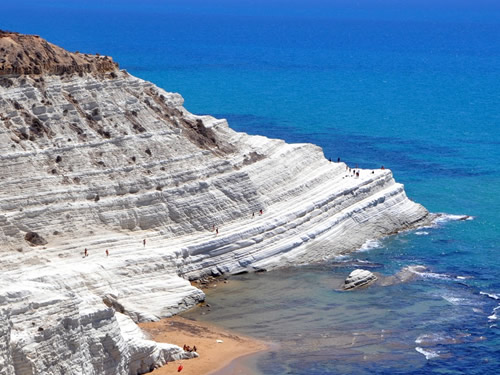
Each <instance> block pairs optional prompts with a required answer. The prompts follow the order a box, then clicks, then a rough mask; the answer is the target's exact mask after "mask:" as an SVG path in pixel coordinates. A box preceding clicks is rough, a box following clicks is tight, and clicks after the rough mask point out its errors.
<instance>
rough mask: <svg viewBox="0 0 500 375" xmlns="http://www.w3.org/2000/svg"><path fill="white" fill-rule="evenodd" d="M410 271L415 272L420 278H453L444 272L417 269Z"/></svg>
mask: <svg viewBox="0 0 500 375" xmlns="http://www.w3.org/2000/svg"><path fill="white" fill-rule="evenodd" d="M411 272H413V273H416V274H417V275H419V276H420V277H422V278H429V279H438V280H453V279H454V277H453V276H451V275H448V274H445V273H437V272H430V271H419V270H418V269H411Z"/></svg>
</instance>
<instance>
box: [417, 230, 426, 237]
mask: <svg viewBox="0 0 500 375" xmlns="http://www.w3.org/2000/svg"><path fill="white" fill-rule="evenodd" d="M415 234H416V235H417V236H427V235H428V234H429V232H426V231H424V230H422V231H418V232H415Z"/></svg>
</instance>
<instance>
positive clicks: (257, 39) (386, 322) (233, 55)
mask: <svg viewBox="0 0 500 375" xmlns="http://www.w3.org/2000/svg"><path fill="white" fill-rule="evenodd" d="M0 29H8V30H13V31H19V32H22V33H33V34H39V35H41V36H42V37H44V38H46V39H48V40H49V41H51V42H53V43H55V44H58V45H60V46H62V47H64V48H66V49H69V50H71V51H76V50H79V51H82V52H87V53H96V52H99V53H101V54H108V55H111V56H113V57H114V59H115V60H116V61H118V62H119V63H120V65H121V67H122V68H124V69H127V70H128V71H129V72H130V73H132V74H134V75H137V76H139V77H141V78H144V79H147V80H150V81H152V82H154V83H155V84H157V85H159V86H161V87H163V88H164V89H166V90H167V91H176V92H180V93H181V94H182V95H183V96H184V98H185V106H186V108H187V109H188V110H190V111H191V112H194V113H198V114H213V115H215V116H218V117H225V118H227V119H228V120H229V123H230V126H231V127H233V128H234V129H236V130H239V131H245V132H248V133H251V134H262V135H266V136H269V137H277V138H282V139H285V140H286V141H288V142H311V143H315V144H318V145H320V146H321V147H322V148H323V150H324V153H325V155H326V157H331V158H332V159H336V158H337V157H341V158H342V159H343V160H345V161H347V162H348V163H350V164H351V165H353V164H359V166H360V167H366V168H374V167H380V166H381V165H384V166H385V167H387V168H390V169H391V170H392V171H393V173H394V175H395V178H396V179H397V180H398V181H399V182H402V183H404V184H405V187H406V191H407V193H408V195H409V197H410V198H412V199H413V200H415V201H417V202H419V203H422V204H423V205H424V206H426V207H427V208H428V209H429V210H430V211H432V212H441V213H447V214H465V215H471V216H473V217H474V220H470V221H446V222H441V223H437V224H436V225H435V226H433V227H431V228H422V229H419V230H415V231H412V232H406V233H402V234H399V235H396V236H392V237H388V238H385V239H383V240H381V241H379V242H373V243H371V244H370V246H366V247H365V249H364V250H363V251H359V252H355V253H353V254H352V255H351V256H349V257H347V258H341V259H334V260H332V261H330V262H328V263H325V264H321V265H315V266H310V267H301V268H293V269H286V270H281V271H276V272H269V273H264V274H256V275H242V276H237V277H233V278H231V279H230V282H229V284H227V286H224V288H222V289H221V290H219V291H217V292H215V293H213V292H210V293H209V294H208V300H209V303H210V304H211V306H212V308H211V311H210V312H208V311H207V310H199V309H198V310H195V311H192V312H190V313H189V314H188V315H189V316H191V317H195V318H196V319H203V320H208V321H211V322H215V323H217V324H220V325H223V326H225V327H227V328H231V329H234V330H236V331H239V332H243V333H245V334H248V335H250V336H254V337H257V338H261V339H264V340H268V341H271V342H273V343H274V346H273V349H271V350H270V351H269V352H266V353H264V354H261V355H259V356H254V357H251V358H248V359H246V360H245V361H243V362H244V363H243V365H244V366H247V367H246V368H247V369H246V370H245V371H246V372H245V373H249V374H266V375H267V374H297V375H306V374H307V375H319V374H357V375H362V374H481V375H487V374H499V373H500V326H499V324H500V322H498V321H497V317H499V316H500V256H499V255H500V219H499V213H500V2H498V1H496V2H495V1H485V0H480V1H472V0H471V1H451V0H435V1H414V0H408V1H397V0H381V1H368V0H357V1H355V0H352V1H347V0H345V1H335V0H332V1H318V0H309V1H306V0H292V1H284V0H275V1H273V0H269V1H263V0H254V1H250V0H243V1H237V0H233V1H229V0H226V1H223V0H214V1H209V0H205V1H201V0H199V1H195V0H184V1H180V0H175V1H153V0H145V1H131V0H122V1H116V0H113V1H107V2H104V1H95V0H88V1H62V0H53V1H49V0H47V1H26V0H19V1H12V2H8V3H6V4H2V6H1V9H0ZM360 262H361V263H360ZM357 264H362V265H363V266H364V267H367V268H369V269H371V270H372V271H374V272H378V273H379V274H382V275H392V274H394V273H395V272H397V271H399V270H400V269H401V268H402V267H404V266H408V265H416V264H418V265H425V266H426V267H428V269H429V271H428V272H426V273H424V274H423V275H421V277H419V278H417V279H416V280H414V281H412V282H409V283H405V284H398V285H393V286H387V287H379V286H374V287H372V288H368V289H364V290H361V291H357V292H352V293H343V292H339V291H337V290H336V287H337V286H338V283H340V282H341V280H342V279H343V278H345V277H346V275H348V274H349V272H350V271H352V269H353V268H355V267H356V265H357ZM187 367H188V366H187V364H186V368H187Z"/></svg>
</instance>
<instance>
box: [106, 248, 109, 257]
mask: <svg viewBox="0 0 500 375" xmlns="http://www.w3.org/2000/svg"><path fill="white" fill-rule="evenodd" d="M106 256H107V257H108V256H109V250H108V249H106Z"/></svg>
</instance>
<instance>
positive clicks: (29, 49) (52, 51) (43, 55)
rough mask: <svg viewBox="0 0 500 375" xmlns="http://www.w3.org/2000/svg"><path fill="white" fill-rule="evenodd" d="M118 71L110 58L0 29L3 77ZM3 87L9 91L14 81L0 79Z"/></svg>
mask: <svg viewBox="0 0 500 375" xmlns="http://www.w3.org/2000/svg"><path fill="white" fill-rule="evenodd" d="M117 69H118V64H116V63H115V62H113V60H112V59H111V58H110V57H109V56H100V55H89V54H81V53H71V52H68V51H66V50H64V49H62V48H61V47H58V46H56V45H54V44H52V43H49V42H47V41H46V40H44V39H42V38H40V37H39V36H38V35H23V34H19V33H14V32H10V31H2V30H0V76H6V75H17V76H18V75H22V74H36V75H42V74H73V73H79V74H83V73H111V72H114V71H117ZM0 86H3V87H7V88H8V87H10V86H12V81H11V80H10V79H9V78H7V77H0Z"/></svg>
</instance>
